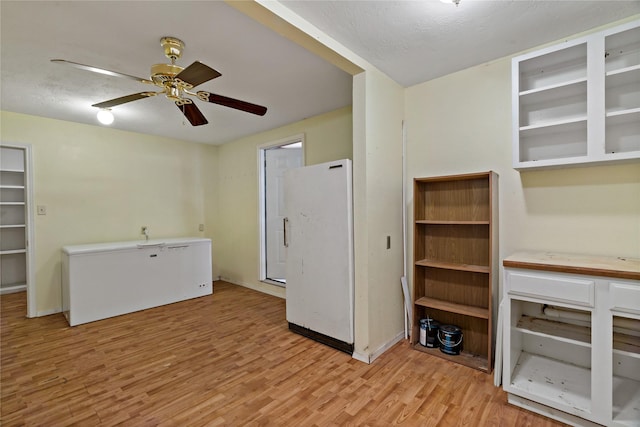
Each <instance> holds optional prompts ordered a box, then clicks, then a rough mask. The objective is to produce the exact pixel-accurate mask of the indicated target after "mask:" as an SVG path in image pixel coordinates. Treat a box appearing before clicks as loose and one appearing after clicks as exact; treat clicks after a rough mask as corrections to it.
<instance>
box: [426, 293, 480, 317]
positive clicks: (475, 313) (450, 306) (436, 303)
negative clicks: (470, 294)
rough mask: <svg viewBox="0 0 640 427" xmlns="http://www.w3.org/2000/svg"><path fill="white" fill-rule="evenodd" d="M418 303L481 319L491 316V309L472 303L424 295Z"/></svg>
mask: <svg viewBox="0 0 640 427" xmlns="http://www.w3.org/2000/svg"><path fill="white" fill-rule="evenodd" d="M415 304H416V305H420V306H422V307H428V308H434V309H436V310H442V311H448V312H449V313H456V314H462V315H463V316H471V317H477V318H479V319H488V318H489V309H487V308H482V307H474V306H471V305H465V304H457V303H453V302H449V301H443V300H439V299H435V298H428V297H422V298H418V299H417V300H416V301H415Z"/></svg>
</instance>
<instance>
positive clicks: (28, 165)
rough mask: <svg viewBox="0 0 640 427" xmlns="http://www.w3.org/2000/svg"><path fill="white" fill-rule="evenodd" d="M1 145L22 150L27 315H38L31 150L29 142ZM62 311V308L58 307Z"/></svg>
mask: <svg viewBox="0 0 640 427" xmlns="http://www.w3.org/2000/svg"><path fill="white" fill-rule="evenodd" d="M0 145H1V146H3V147H8V148H17V149H20V150H24V171H23V173H24V187H25V194H24V196H25V211H26V212H25V216H26V218H25V219H26V224H25V225H26V233H27V234H26V236H25V237H26V239H27V252H26V261H27V277H26V279H27V283H26V284H27V287H26V288H27V317H38V316H39V314H38V313H37V312H36V276H35V230H34V228H35V220H34V216H33V212H34V210H33V182H34V181H33V151H32V148H31V144H18V143H4V142H3V143H0ZM60 311H62V309H60Z"/></svg>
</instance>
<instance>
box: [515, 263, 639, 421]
mask: <svg viewBox="0 0 640 427" xmlns="http://www.w3.org/2000/svg"><path fill="white" fill-rule="evenodd" d="M503 265H504V267H505V268H504V272H505V280H504V291H505V298H507V303H506V304H505V305H504V307H505V308H504V309H505V312H504V313H503V315H504V317H503V319H504V324H503V327H504V329H503V331H504V341H503V386H504V389H505V391H507V392H508V393H509V402H510V403H513V404H514V405H517V406H521V407H524V408H527V409H529V410H531V411H534V412H537V413H540V414H543V415H546V416H549V417H551V418H554V419H557V420H560V421H563V422H565V423H568V424H571V425H579V426H591V425H595V424H594V423H596V424H601V425H606V426H640V260H638V259H629V258H624V259H623V258H607V257H590V256H581V255H568V254H553V253H517V254H514V255H512V256H510V257H508V258H506V259H505V260H504V261H503Z"/></svg>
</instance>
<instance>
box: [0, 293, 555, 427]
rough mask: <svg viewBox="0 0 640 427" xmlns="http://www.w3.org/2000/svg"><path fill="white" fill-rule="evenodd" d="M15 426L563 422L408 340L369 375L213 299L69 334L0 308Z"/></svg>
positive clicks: (12, 305)
mask: <svg viewBox="0 0 640 427" xmlns="http://www.w3.org/2000/svg"><path fill="white" fill-rule="evenodd" d="M0 300H1V309H2V324H1V352H2V355H1V370H2V371H1V384H0V385H1V388H2V391H1V398H2V400H1V407H0V423H1V425H2V426H4V427H9V426H22V425H26V426H67V425H78V426H112V425H125V426H156V425H159V426H189V427H193V426H203V425H207V426H216V425H225V426H266V425H269V426H314V425H317V426H348V425H353V426H355V425H358V426H360V425H370V426H389V425H396V424H401V425H406V426H418V425H419V426H435V425H439V426H454V425H465V426H485V425H486V426H558V425H561V424H558V423H555V422H553V421H551V420H548V419H546V418H544V417H541V416H538V415H535V414H532V413H529V412H527V411H523V410H520V409H517V408H516V407H513V406H511V405H508V404H507V403H506V395H505V393H504V392H503V391H502V390H501V389H499V388H495V387H494V386H493V377H492V376H490V375H487V374H483V373H481V372H478V371H475V370H472V369H470V368H466V367H464V366H459V365H457V364H453V363H450V362H447V361H444V360H441V359H439V358H435V357H433V356H429V355H427V354H423V353H421V352H418V351H415V350H412V349H410V348H409V347H408V345H407V343H406V342H401V343H399V344H397V345H395V346H394V347H393V348H391V349H390V350H388V351H387V352H386V353H384V354H383V355H382V356H381V357H380V358H378V359H377V360H375V361H374V362H373V363H372V364H371V365H367V364H364V363H362V362H358V361H356V360H354V359H352V358H351V357H349V356H348V355H346V354H344V353H340V352H338V351H335V350H333V349H331V348H329V347H326V346H324V345H322V344H318V343H316V342H314V341H312V340H309V339H307V338H304V337H301V336H299V335H296V334H294V333H292V332H289V330H288V329H287V323H286V321H285V303H284V301H283V300H281V299H279V298H275V297H272V296H269V295H265V294H261V293H259V292H255V291H252V290H249V289H246V288H242V287H239V286H235V285H231V284H228V283H224V282H216V284H215V292H214V294H213V295H212V296H207V297H202V298H198V299H194V300H189V301H184V302H180V303H176V304H171V305H168V306H164V307H158V308H154V309H150V310H145V311H143V312H138V313H132V314H129V315H125V316H120V317H117V318H113V319H107V320H102V321H99V322H93V323H89V324H85V325H80V326H76V327H73V328H70V327H69V326H68V325H67V323H66V321H65V320H64V318H63V316H62V315H61V314H56V315H52V316H47V317H41V318H36V319H26V318H25V317H24V314H25V313H26V305H25V304H26V302H25V294H24V293H21V294H9V295H3V296H2V297H1V298H0Z"/></svg>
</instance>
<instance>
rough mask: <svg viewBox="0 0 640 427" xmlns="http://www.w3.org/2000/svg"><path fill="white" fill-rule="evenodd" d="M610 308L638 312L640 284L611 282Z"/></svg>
mask: <svg viewBox="0 0 640 427" xmlns="http://www.w3.org/2000/svg"><path fill="white" fill-rule="evenodd" d="M609 292H610V293H611V309H612V310H618V311H623V312H627V313H633V314H640V284H637V285H634V284H631V283H617V282H611V285H610V288H609Z"/></svg>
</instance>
